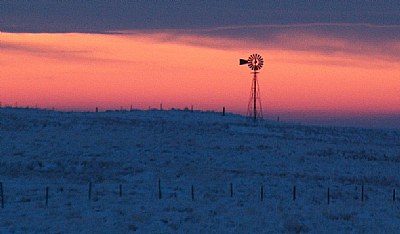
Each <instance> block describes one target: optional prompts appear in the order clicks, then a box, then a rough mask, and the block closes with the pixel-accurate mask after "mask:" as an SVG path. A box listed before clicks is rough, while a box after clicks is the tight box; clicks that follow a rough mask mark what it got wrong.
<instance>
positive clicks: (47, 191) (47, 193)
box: [46, 186, 49, 206]
mask: <svg viewBox="0 0 400 234" xmlns="http://www.w3.org/2000/svg"><path fill="white" fill-rule="evenodd" d="M48 204H49V187H48V186H47V187H46V206H47V205H48Z"/></svg>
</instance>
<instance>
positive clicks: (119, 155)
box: [0, 108, 400, 233]
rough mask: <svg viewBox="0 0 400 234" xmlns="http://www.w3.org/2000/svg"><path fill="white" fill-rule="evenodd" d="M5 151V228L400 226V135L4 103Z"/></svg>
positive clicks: (1, 170) (1, 173)
mask: <svg viewBox="0 0 400 234" xmlns="http://www.w3.org/2000/svg"><path fill="white" fill-rule="evenodd" d="M0 145H1V147H0V182H2V183H3V190H4V208H0V233H301V232H310V233H327V232H329V233H336V232H345V233H348V232H351V233H353V232H355V233H395V232H397V231H398V230H399V229H400V199H398V198H396V201H393V189H396V192H397V194H398V197H400V186H399V185H400V183H399V181H400V175H399V173H398V169H399V166H400V131H399V130H390V129H385V130H379V129H361V128H341V127H317V126H304V125H293V124H288V123H278V122H274V121H267V120H265V121H259V122H257V123H254V122H252V121H249V120H248V119H246V118H244V117H242V116H239V115H233V114H228V115H227V116H222V115H221V114H220V113H215V112H198V111H194V112H191V111H177V110H174V111H156V110H152V111H132V112H127V111H115V112H99V113H88V112H86V113H84V112H54V111H46V110H37V109H12V108H1V109H0ZM159 180H160V185H161V193H162V197H161V199H159V191H158V182H159ZM89 182H91V183H92V192H91V199H90V200H89V192H88V190H89ZM231 183H232V186H233V196H232V197H231V194H230V184H231ZM119 185H121V186H122V196H120V194H119ZM192 185H193V188H194V200H192V195H191V186H192ZM362 185H364V197H363V199H361V187H362ZM261 186H263V190H264V194H263V199H261ZM294 186H296V200H293V187H294ZM46 187H48V188H49V197H48V205H47V206H46V204H45V191H46ZM328 187H329V189H330V204H328V203H327V189H328ZM362 200H363V201H362Z"/></svg>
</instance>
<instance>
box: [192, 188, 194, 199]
mask: <svg viewBox="0 0 400 234" xmlns="http://www.w3.org/2000/svg"><path fill="white" fill-rule="evenodd" d="M192 201H194V188H193V184H192Z"/></svg>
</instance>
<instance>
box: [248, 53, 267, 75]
mask: <svg viewBox="0 0 400 234" xmlns="http://www.w3.org/2000/svg"><path fill="white" fill-rule="evenodd" d="M247 63H248V66H249V68H250V69H251V70H253V71H257V70H260V69H261V68H262V66H263V65H264V59H263V58H262V57H261V55H259V54H252V55H250V56H249V58H248V59H247Z"/></svg>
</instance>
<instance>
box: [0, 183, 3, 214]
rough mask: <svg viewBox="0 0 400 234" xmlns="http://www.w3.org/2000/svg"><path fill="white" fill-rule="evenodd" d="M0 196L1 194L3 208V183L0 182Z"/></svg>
mask: <svg viewBox="0 0 400 234" xmlns="http://www.w3.org/2000/svg"><path fill="white" fill-rule="evenodd" d="M0 196H1V208H4V193H3V183H2V182H0Z"/></svg>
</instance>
